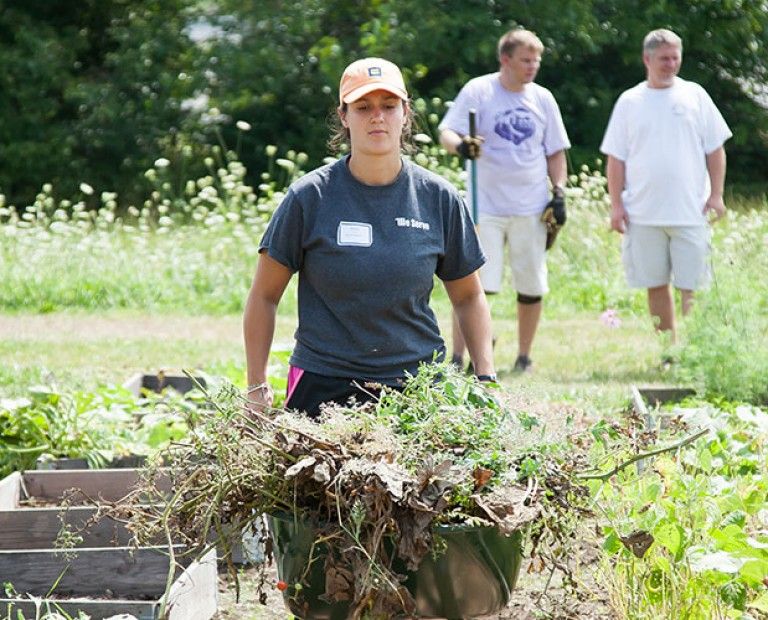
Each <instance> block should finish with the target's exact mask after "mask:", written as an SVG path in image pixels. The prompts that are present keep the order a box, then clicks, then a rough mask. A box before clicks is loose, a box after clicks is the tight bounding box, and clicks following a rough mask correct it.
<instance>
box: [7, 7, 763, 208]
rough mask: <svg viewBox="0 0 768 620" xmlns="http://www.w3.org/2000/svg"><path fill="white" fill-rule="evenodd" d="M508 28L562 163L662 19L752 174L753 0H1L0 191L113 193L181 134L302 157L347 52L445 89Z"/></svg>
mask: <svg viewBox="0 0 768 620" xmlns="http://www.w3.org/2000/svg"><path fill="white" fill-rule="evenodd" d="M517 26H522V27H526V28H530V29H532V30H534V31H536V32H537V33H538V34H539V36H540V37H541V38H542V40H543V41H544V43H545V45H546V48H547V50H546V54H545V57H544V62H543V65H542V69H541V72H540V74H539V78H538V81H539V82H540V83H542V84H543V85H545V86H547V87H549V88H550V89H551V90H552V91H553V92H554V93H555V96H556V97H557V99H558V101H559V102H560V105H561V108H562V110H563V115H564V118H565V122H566V125H567V127H568V130H569V133H570V135H571V140H572V142H573V144H574V148H573V149H572V151H571V156H572V159H573V161H574V164H575V165H578V164H580V163H585V162H586V163H589V164H594V160H595V158H596V157H597V156H598V146H599V143H600V139H601V137H602V134H603V131H604V129H605V125H606V123H607V121H608V117H609V115H610V111H611V108H612V106H613V103H614V101H615V100H616V97H617V96H618V95H619V93H620V92H621V91H623V90H624V89H626V88H628V87H630V86H632V85H633V84H636V83H637V82H639V81H641V80H642V79H644V77H645V69H644V67H643V64H642V60H641V51H640V47H641V42H642V38H643V36H644V35H645V34H646V33H647V32H648V31H649V30H651V29H653V28H658V27H668V28H671V29H673V30H675V31H676V32H677V33H678V34H680V35H681V37H682V38H683V41H684V58H683V69H682V72H681V75H682V77H684V78H687V79H692V80H695V81H697V82H699V83H701V84H702V85H703V86H704V87H705V88H706V89H707V90H708V91H709V93H710V94H711V95H712V97H713V99H714V100H715V101H716V103H717V104H718V106H719V107H720V109H721V110H722V111H723V114H724V116H725V117H726V120H727V121H728V123H729V124H730V126H731V127H732V128H733V130H734V138H733V139H732V140H731V141H730V142H729V144H728V154H729V161H730V165H729V178H730V179H731V180H739V181H756V182H760V181H763V182H764V179H762V178H758V176H757V174H756V171H759V170H765V169H766V168H768V161H767V159H768V155H766V153H768V150H767V149H766V143H767V142H768V111H767V110H766V108H765V107H761V105H760V99H759V95H760V93H759V89H760V88H761V87H763V88H764V85H765V83H766V81H767V78H768V75H767V74H768V47H766V46H767V44H768V2H766V1H765V0H697V1H695V2H694V1H692V0H622V2H618V1H617V0H583V1H581V2H573V1H572V0H547V2H532V1H530V0H512V1H504V2H502V1H501V0H259V1H252V2H242V1H239V2H236V1H235V0H132V1H129V0H80V1H78V2H75V1H74V0H23V1H22V0H2V4H0V62H1V63H2V66H3V68H4V71H3V72H2V74H1V75H0V92H1V93H2V95H3V105H0V143H1V144H2V148H1V149H0V191H2V192H4V193H6V194H10V196H11V198H12V199H13V198H14V197H21V198H23V199H25V200H27V199H29V198H30V197H31V196H32V195H34V193H35V192H36V191H37V189H38V188H39V186H40V185H41V184H42V182H44V181H52V182H54V184H55V185H56V186H57V187H61V189H62V191H65V190H66V189H67V187H70V188H71V187H73V186H76V185H77V183H79V181H81V180H83V181H88V182H89V183H91V184H92V185H94V186H95V187H97V188H98V189H119V190H120V191H121V192H123V193H125V191H126V190H130V189H132V188H133V187H134V186H135V185H136V184H137V183H138V182H139V181H140V179H141V176H140V173H141V172H142V171H143V170H144V169H146V168H147V167H148V166H149V165H150V164H151V162H152V161H153V160H154V159H155V158H157V157H159V156H165V157H168V158H169V159H170V160H171V161H174V157H175V155H176V154H177V153H178V152H179V151H180V149H179V147H180V146H181V145H187V146H191V147H192V152H194V153H201V152H202V151H204V150H205V145H206V144H216V143H218V144H223V145H225V146H227V147H228V148H234V147H236V148H237V150H239V151H240V153H239V155H240V157H241V159H242V160H243V162H244V163H245V164H246V165H247V166H248V168H249V169H250V170H251V171H253V172H254V173H255V172H257V171H259V170H262V169H263V166H264V165H265V162H266V157H265V154H264V147H265V146H266V145H267V144H275V145H277V146H278V147H279V148H280V149H281V150H283V151H284V150H287V149H295V150H301V151H305V152H307V153H308V154H309V156H310V163H311V164H317V163H319V162H320V161H321V160H322V158H323V156H324V155H326V153H327V149H326V140H327V138H328V133H329V132H328V116H329V113H330V114H333V113H334V112H333V110H334V108H335V107H336V105H337V100H336V93H337V89H338V79H339V76H340V74H341V71H342V70H343V68H344V66H345V65H346V64H347V63H348V62H350V61H351V60H353V59H355V58H358V57H360V56H363V55H380V56H385V57H387V58H389V59H391V60H393V61H395V62H397V63H398V64H400V65H401V66H402V67H403V70H404V73H405V75H406V80H407V82H408V83H409V86H410V89H411V91H412V93H413V94H414V95H415V96H422V97H425V98H431V97H435V96H437V97H441V98H443V99H452V98H453V97H455V95H456V93H457V92H458V90H459V88H460V87H461V85H462V84H463V83H464V82H465V81H466V80H467V79H469V78H470V77H473V76H476V75H480V74H482V73H487V72H490V71H494V70H496V68H497V66H498V63H497V60H496V50H495V48H496V41H497V40H498V38H499V36H500V35H501V34H502V33H504V32H505V31H507V30H508V29H510V28H514V27H517ZM763 97H764V99H763V106H765V105H766V104H765V94H763ZM238 120H244V121H247V122H248V123H249V124H250V125H251V127H252V129H251V131H248V132H245V133H243V132H242V131H241V130H238V129H237V128H236V124H235V121H238ZM187 152H189V149H187ZM196 159H197V160H198V161H199V160H202V158H200V157H198V158H194V157H193V158H192V159H191V160H190V161H191V162H194V161H196ZM68 184H69V185H68ZM62 186H63V187H62Z"/></svg>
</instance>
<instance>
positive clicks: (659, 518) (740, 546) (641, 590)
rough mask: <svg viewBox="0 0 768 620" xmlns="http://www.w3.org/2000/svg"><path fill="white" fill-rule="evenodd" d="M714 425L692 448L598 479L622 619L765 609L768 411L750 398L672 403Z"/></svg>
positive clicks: (686, 415) (685, 417) (688, 419)
mask: <svg viewBox="0 0 768 620" xmlns="http://www.w3.org/2000/svg"><path fill="white" fill-rule="evenodd" d="M672 414H673V415H674V416H676V417H677V419H678V420H679V422H680V423H683V424H686V425H687V426H689V427H696V428H699V429H709V432H708V434H707V435H706V436H705V437H703V438H701V439H699V440H698V441H697V442H696V443H695V444H694V446H693V448H692V449H687V450H686V451H684V452H680V453H678V454H674V455H663V456H661V457H659V458H658V459H656V460H655V461H654V462H653V463H652V465H650V466H647V467H645V468H643V469H642V473H641V474H638V473H637V470H635V469H627V470H623V471H622V472H621V473H620V474H618V475H617V476H615V477H614V478H612V479H611V480H610V481H607V482H596V483H593V485H592V486H593V489H592V490H593V494H594V499H595V505H596V507H598V508H599V514H598V517H599V519H600V522H601V525H602V531H603V534H604V535H605V538H604V543H603V552H604V554H605V570H604V574H605V576H606V583H608V584H609V589H610V592H611V595H612V596H611V600H612V604H613V606H614V608H615V609H616V610H617V613H618V614H619V615H618V617H619V618H633V619H638V620H639V619H646V618H647V619H649V620H650V619H651V618H690V619H692V620H708V619H711V618H724V619H725V618H732V619H738V620H748V619H750V618H757V617H762V616H761V614H765V613H768V594H767V593H766V588H767V587H768V583H766V576H767V575H768V504H767V503H766V497H768V479H766V476H765V472H766V470H768V463H766V450H765V448H766V445H765V444H766V441H767V440H768V415H767V414H766V412H765V411H763V410H761V409H759V408H757V407H751V406H737V407H733V408H731V410H730V411H724V410H721V409H718V408H715V407H713V406H712V405H709V404H699V405H698V406H696V407H691V406H688V407H685V408H682V407H681V408H676V409H674V410H673V412H672Z"/></svg>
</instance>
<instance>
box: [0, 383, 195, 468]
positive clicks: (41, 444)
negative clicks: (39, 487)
mask: <svg viewBox="0 0 768 620" xmlns="http://www.w3.org/2000/svg"><path fill="white" fill-rule="evenodd" d="M190 396H194V395H188V396H187V397H186V398H182V397H181V396H180V395H178V394H176V393H175V392H173V391H172V390H168V391H166V392H164V393H163V394H162V395H156V394H146V395H144V396H142V397H141V398H138V399H137V398H136V397H135V396H134V395H133V394H131V393H130V392H129V391H128V390H126V389H125V388H122V387H115V386H102V387H100V388H97V389H95V390H90V391H89V390H71V391H67V390H64V389H61V388H58V387H54V386H34V387H30V388H29V389H28V390H27V392H26V394H25V395H23V396H19V397H15V398H0V477H1V476H4V475H7V474H9V473H10V472H12V471H14V470H22V469H34V468H35V466H36V463H37V461H38V459H41V460H50V459H57V458H63V457H69V458H82V459H85V460H86V461H88V463H89V465H90V466H91V467H105V466H107V465H109V464H110V463H111V462H112V461H113V460H114V459H115V458H116V457H119V456H127V455H145V456H146V455H148V454H150V453H152V452H154V451H156V450H157V449H159V448H161V447H163V446H165V445H167V444H168V443H169V442H170V441H174V440H179V439H181V438H183V437H184V436H186V434H187V433H188V431H189V428H190V424H191V423H193V421H194V419H195V416H196V415H197V408H198V404H199V402H198V403H196V402H195V401H194V400H190Z"/></svg>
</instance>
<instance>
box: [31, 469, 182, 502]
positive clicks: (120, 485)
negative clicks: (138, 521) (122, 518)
mask: <svg viewBox="0 0 768 620" xmlns="http://www.w3.org/2000/svg"><path fill="white" fill-rule="evenodd" d="M140 473H141V470H139V469H92V470H88V469H85V470H77V469H72V470H66V469H62V470H58V471H25V472H24V474H23V480H24V486H25V488H26V491H27V496H28V497H35V498H39V499H41V500H45V501H54V502H56V501H59V500H61V499H62V498H63V497H64V494H65V493H66V492H67V491H68V490H69V489H72V488H76V489H80V490H81V491H82V492H83V494H85V496H86V497H88V498H91V499H92V500H94V501H95V500H101V501H105V502H114V501H117V500H119V499H122V498H123V497H125V496H126V494H128V493H129V492H130V491H131V490H132V489H133V488H134V487H135V486H136V483H137V482H138V480H139V476H140ZM159 486H160V488H161V490H164V491H167V490H169V489H170V484H169V481H168V480H167V479H165V478H164V479H163V480H162V481H161V482H160V484H159Z"/></svg>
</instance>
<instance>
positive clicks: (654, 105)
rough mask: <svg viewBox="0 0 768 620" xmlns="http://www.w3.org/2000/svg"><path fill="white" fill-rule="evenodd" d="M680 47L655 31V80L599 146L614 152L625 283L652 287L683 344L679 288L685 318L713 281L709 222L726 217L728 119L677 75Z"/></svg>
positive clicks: (616, 225) (628, 101)
mask: <svg viewBox="0 0 768 620" xmlns="http://www.w3.org/2000/svg"><path fill="white" fill-rule="evenodd" d="M682 53H683V48H682V41H681V40H680V37H678V36H677V35H676V34H675V33H674V32H671V31H670V30H665V29H660V30H653V31H652V32H650V33H648V35H646V37H645V39H644V41H643V63H644V64H645V68H646V76H647V79H646V80H645V81H644V82H641V83H640V84H638V85H636V86H634V87H633V88H630V89H629V90H627V91H625V92H624V93H622V95H621V96H620V97H619V98H618V100H617V101H616V105H615V106H614V109H613V113H612V114H611V119H610V121H609V122H608V128H607V129H606V132H605V137H604V138H603V143H602V145H601V146H600V150H601V151H602V152H603V153H605V154H606V155H607V156H608V163H607V177H608V191H609V193H610V196H611V228H612V229H613V230H615V231H617V232H619V233H622V234H624V240H623V248H622V256H623V261H624V268H625V272H626V276H627V282H628V284H629V285H630V286H631V287H634V288H645V289H647V290H648V308H649V310H650V314H651V316H652V317H653V318H654V320H655V321H656V328H657V329H658V330H659V331H664V332H669V333H670V334H671V337H672V340H673V341H674V338H675V302H674V297H673V294H672V289H671V287H670V283H672V284H674V286H675V288H677V289H679V290H680V297H681V306H682V312H683V314H687V313H688V312H689V311H690V309H691V305H692V302H693V294H694V291H695V290H696V289H699V288H701V287H703V286H705V285H706V284H707V282H708V280H709V275H710V274H709V268H708V256H709V239H710V227H709V222H708V216H709V214H711V218H712V219H713V220H714V219H718V218H720V217H722V216H723V215H724V214H725V204H724V202H723V186H724V183H725V150H724V148H723V144H724V143H725V141H726V140H727V139H728V138H730V137H731V132H730V130H729V129H728V126H727V125H726V123H725V121H724V120H723V117H722V115H721V114H720V112H719V111H718V109H717V107H715V104H714V103H713V102H712V99H710V97H709V95H708V94H707V92H706V91H705V90H704V89H703V88H702V87H701V86H699V85H698V84H696V83H694V82H688V81H686V80H683V79H681V78H679V77H677V74H678V72H679V71H680V63H681V61H682Z"/></svg>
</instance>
